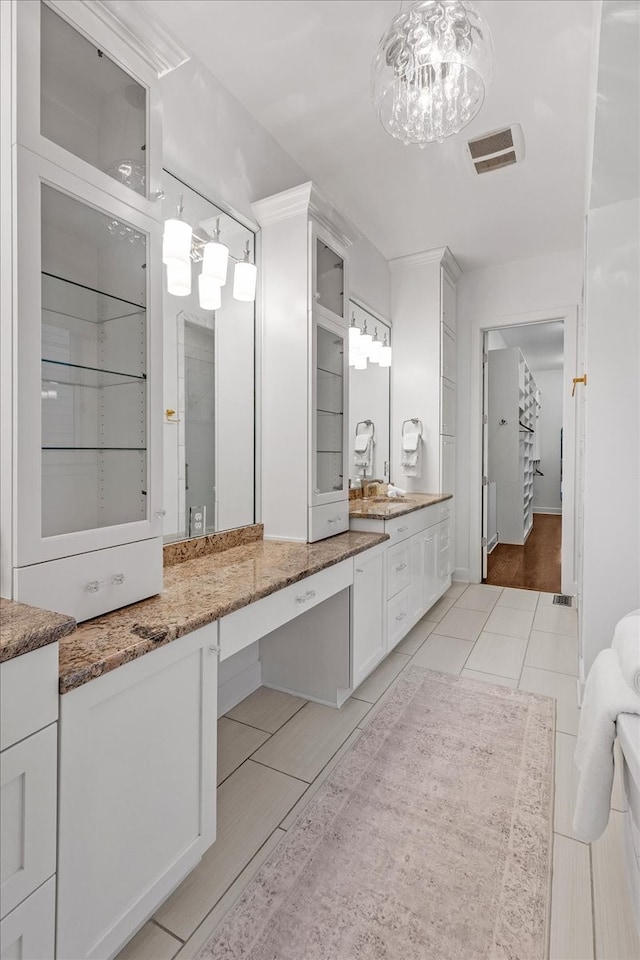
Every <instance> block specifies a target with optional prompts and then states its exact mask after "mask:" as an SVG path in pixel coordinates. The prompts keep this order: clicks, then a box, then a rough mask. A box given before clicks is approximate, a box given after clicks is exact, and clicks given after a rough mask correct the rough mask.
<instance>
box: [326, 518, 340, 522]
mask: <svg viewBox="0 0 640 960" xmlns="http://www.w3.org/2000/svg"><path fill="white" fill-rule="evenodd" d="M341 520H342V517H329V519H328V520H327V523H340V521H341Z"/></svg>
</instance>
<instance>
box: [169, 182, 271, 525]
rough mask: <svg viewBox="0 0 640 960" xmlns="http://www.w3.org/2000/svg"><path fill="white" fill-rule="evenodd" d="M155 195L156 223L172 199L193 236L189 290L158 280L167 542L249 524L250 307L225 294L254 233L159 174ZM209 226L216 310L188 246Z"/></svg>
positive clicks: (251, 435) (251, 419)
mask: <svg viewBox="0 0 640 960" xmlns="http://www.w3.org/2000/svg"><path fill="white" fill-rule="evenodd" d="M163 189H164V193H165V199H164V202H163V216H164V218H165V219H168V218H172V217H175V216H176V211H177V209H178V206H179V205H180V203H182V207H183V210H182V217H183V218H184V220H185V221H186V222H187V223H188V224H190V225H191V226H192V227H193V231H194V238H195V243H194V244H193V245H192V251H193V252H192V263H191V285H190V286H191V290H190V293H188V294H186V295H181V296H176V295H174V294H172V293H169V292H168V289H167V272H166V270H165V276H164V293H163V320H164V380H163V386H164V393H163V406H164V507H165V510H166V516H165V524H164V532H165V540H167V541H171V540H180V539H184V538H186V537H192V536H201V535H205V534H211V533H217V532H219V531H222V530H230V529H232V528H233V527H240V526H245V525H246V524H251V523H254V521H255V303H254V302H247V301H242V300H238V299H236V298H235V297H234V295H233V287H234V267H235V263H234V260H236V261H239V260H242V259H243V256H244V254H245V251H246V250H247V244H248V245H249V246H248V250H249V255H250V260H251V262H252V263H253V262H254V260H255V255H254V253H255V233H254V231H253V230H251V229H249V228H248V227H247V226H245V225H244V224H243V223H240V222H239V221H238V220H237V219H235V218H234V217H232V216H230V215H229V213H227V212H226V211H224V210H222V209H220V208H219V207H217V206H216V205H215V204H214V203H213V202H212V201H211V200H209V199H207V198H206V197H204V196H203V195H202V194H200V193H198V192H197V191H196V190H194V189H192V188H191V187H189V186H188V185H187V184H185V183H184V182H183V181H182V180H180V179H179V178H178V177H176V176H175V175H173V174H171V173H168V172H166V171H165V173H164V178H163ZM218 227H219V230H220V242H221V243H223V244H225V245H226V246H227V247H228V248H229V253H230V257H229V263H228V274H227V282H226V284H225V285H224V286H223V287H222V288H221V291H220V294H221V303H220V307H219V308H218V309H216V310H213V309H204V308H203V307H202V306H201V301H200V294H199V284H198V277H199V275H200V274H201V272H202V262H201V256H200V254H199V253H198V249H197V248H198V246H200V247H201V246H202V245H201V244H200V241H201V240H202V241H204V242H206V241H208V240H211V239H213V238H214V232H215V231H216V229H217V228H218ZM188 286H189V284H188V280H187V283H186V284H184V289H187V288H188ZM205 302H206V301H205Z"/></svg>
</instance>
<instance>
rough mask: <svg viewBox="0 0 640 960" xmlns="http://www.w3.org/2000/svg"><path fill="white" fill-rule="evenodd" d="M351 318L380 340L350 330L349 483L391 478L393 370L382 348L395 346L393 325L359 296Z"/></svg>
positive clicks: (353, 323) (351, 303) (352, 304)
mask: <svg viewBox="0 0 640 960" xmlns="http://www.w3.org/2000/svg"><path fill="white" fill-rule="evenodd" d="M349 322H350V324H351V326H352V327H357V328H358V329H359V330H360V334H361V335H362V334H366V335H367V336H371V337H372V338H373V343H374V344H376V346H373V347H372V343H371V342H369V341H367V342H366V343H365V342H364V341H362V339H361V336H356V337H355V338H354V337H353V334H350V338H349V339H350V347H349V443H350V448H351V451H350V458H349V486H351V487H353V486H359V485H360V484H361V483H362V482H363V481H367V480H384V481H388V480H389V460H390V447H389V423H390V386H391V376H390V374H391V370H390V367H388V366H384V365H381V364H380V362H379V351H380V348H381V347H382V345H386V346H391V327H390V326H389V324H388V323H387V322H386V321H385V320H383V319H382V317H380V316H379V315H378V314H376V313H374V311H372V310H371V309H370V308H369V307H366V306H365V305H364V304H363V303H361V302H360V301H359V300H350V301H349ZM354 341H355V347H354V346H352V345H351V344H352V343H353V342H354ZM376 357H378V359H377V360H376Z"/></svg>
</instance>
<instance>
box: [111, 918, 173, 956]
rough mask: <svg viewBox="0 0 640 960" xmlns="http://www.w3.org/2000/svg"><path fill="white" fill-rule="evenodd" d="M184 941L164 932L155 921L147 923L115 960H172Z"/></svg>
mask: <svg viewBox="0 0 640 960" xmlns="http://www.w3.org/2000/svg"><path fill="white" fill-rule="evenodd" d="M181 946H182V941H181V940H178V939H177V938H176V937H172V936H171V934H170V933H167V931H166V930H162V929H161V928H160V927H159V926H158V925H157V923H154V922H153V920H149V921H147V923H145V925H144V927H142V929H141V930H138V932H137V933H136V935H135V937H133V938H132V939H131V940H129V943H128V944H127V945H126V947H124V948H123V949H122V950H121V951H120V953H119V954H118V955H117V957H116V958H115V960H172V958H173V957H175V955H176V953H177V952H178V950H179V949H180V947H181Z"/></svg>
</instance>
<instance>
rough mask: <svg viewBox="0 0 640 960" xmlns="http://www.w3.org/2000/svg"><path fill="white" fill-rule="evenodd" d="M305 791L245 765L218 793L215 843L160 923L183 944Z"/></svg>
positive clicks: (278, 776)
mask: <svg viewBox="0 0 640 960" xmlns="http://www.w3.org/2000/svg"><path fill="white" fill-rule="evenodd" d="M304 790H305V784H304V783H301V781H300V780H294V779H293V777H288V776H285V774H283V773H279V772H278V771H277V770H270V769H269V768H268V767H263V766H262V765H261V764H259V763H254V762H253V760H247V761H245V763H243V764H242V766H241V767H239V768H238V769H237V770H236V771H235V773H232V774H231V776H230V777H229V778H228V779H227V780H225V782H224V783H223V784H222V786H221V787H220V788H219V790H218V836H217V839H216V842H215V843H214V845H213V846H212V847H210V848H209V850H207V852H206V853H205V855H204V857H203V858H202V860H201V861H200V863H199V864H198V866H197V867H195V869H194V870H192V871H191V873H190V874H189V876H188V877H186V879H185V880H183V881H182V883H181V884H180V886H179V887H178V888H177V889H176V890H175V892H174V893H172V895H171V896H170V897H169V899H168V900H166V901H165V903H164V904H163V905H162V906H161V907H160V909H159V910H158V912H157V913H156V915H155V919H156V920H157V921H158V923H160V924H162V926H163V927H165V928H166V929H167V930H170V931H171V933H174V934H175V935H176V936H178V937H180V938H181V939H182V940H187V939H188V938H189V937H190V936H191V934H192V933H193V932H194V930H195V929H196V927H197V926H198V925H199V924H200V923H202V921H203V920H204V918H205V917H206V916H207V914H208V913H209V912H210V910H211V909H212V908H213V907H214V906H215V904H216V903H217V902H218V900H219V899H220V897H221V896H222V895H223V893H224V892H225V890H226V889H227V888H228V887H229V886H230V885H231V884H232V883H233V881H234V880H235V879H236V877H237V876H238V874H239V873H240V872H241V871H242V870H243V869H244V868H245V867H246V865H247V864H248V863H249V861H250V860H251V858H252V857H253V856H254V854H255V853H256V851H257V850H259V849H260V847H261V846H262V844H263V843H264V842H265V840H267V838H268V837H269V836H270V835H271V834H272V833H273V831H274V830H275V829H276V827H277V826H278V824H279V823H280V821H281V820H282V818H283V817H284V816H285V815H286V814H287V813H288V812H289V810H290V809H291V807H292V806H293V805H294V803H296V801H297V800H298V799H299V798H300V796H301V795H302V793H303V792H304Z"/></svg>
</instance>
